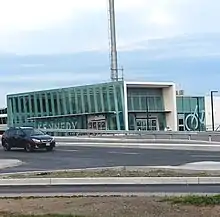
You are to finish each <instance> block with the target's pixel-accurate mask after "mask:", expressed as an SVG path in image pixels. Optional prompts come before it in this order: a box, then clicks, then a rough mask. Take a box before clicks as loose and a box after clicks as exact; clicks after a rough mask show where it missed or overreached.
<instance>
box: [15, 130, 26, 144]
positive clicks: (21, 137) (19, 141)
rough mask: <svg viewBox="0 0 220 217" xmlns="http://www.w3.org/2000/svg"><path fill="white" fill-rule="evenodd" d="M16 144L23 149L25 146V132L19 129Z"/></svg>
mask: <svg viewBox="0 0 220 217" xmlns="http://www.w3.org/2000/svg"><path fill="white" fill-rule="evenodd" d="M14 144H15V147H17V148H23V147H24V145H25V137H24V132H23V131H22V130H21V129H17V130H16V133H15V136H14Z"/></svg>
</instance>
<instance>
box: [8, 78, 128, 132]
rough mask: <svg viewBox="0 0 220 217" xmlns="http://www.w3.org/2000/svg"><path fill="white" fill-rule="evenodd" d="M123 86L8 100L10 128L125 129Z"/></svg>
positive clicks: (32, 94)
mask: <svg viewBox="0 0 220 217" xmlns="http://www.w3.org/2000/svg"><path fill="white" fill-rule="evenodd" d="M123 84H124V83H123V82H112V83H105V84H99V85H87V86H79V87H70V88H62V89H54V90H47V91H38V92H30V93H23V94H13V95H8V96H7V108H8V126H9V127H10V126H24V125H25V126H34V127H40V128H47V129H48V128H51V129H52V128H53V129H56V128H61V129H105V130H106V129H109V130H123V129H124V127H125V126H124V91H123V88H124V87H123Z"/></svg>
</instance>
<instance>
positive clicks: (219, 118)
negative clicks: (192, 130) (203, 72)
mask: <svg viewBox="0 0 220 217" xmlns="http://www.w3.org/2000/svg"><path fill="white" fill-rule="evenodd" d="M205 110H206V129H207V130H209V131H210V130H212V111H211V97H210V96H206V97H205ZM213 110H214V128H215V130H216V129H217V130H220V129H219V126H220V96H213Z"/></svg>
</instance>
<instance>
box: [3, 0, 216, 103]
mask: <svg viewBox="0 0 220 217" xmlns="http://www.w3.org/2000/svg"><path fill="white" fill-rule="evenodd" d="M107 1H108V0H92V1H91V0H80V1H78V0H62V1H61V0H19V1H18V0H7V1H4V0H0V75H1V79H0V94H1V96H2V97H1V98H0V106H4V105H5V97H4V96H5V95H6V94H7V93H15V92H23V91H29V90H39V89H48V88H56V87H62V86H73V85H81V84H90V83H96V82H106V81H109V79H110V72H109V50H108V49H109V47H108V46H109V42H108V17H107ZM115 4H116V16H117V17H116V20H117V39H118V51H119V65H120V66H123V68H124V74H125V79H126V80H135V81H140V80H141V81H174V82H176V83H177V84H178V86H180V87H181V88H183V89H185V92H186V93H187V94H207V93H209V91H210V90H211V89H219V90H220V85H219V81H220V23H219V22H218V20H220V13H219V11H218V10H219V8H220V1H219V0H209V1H208V0H135V1H134V0H129V1H128V0H116V3H115Z"/></svg>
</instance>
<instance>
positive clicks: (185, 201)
mask: <svg viewBox="0 0 220 217" xmlns="http://www.w3.org/2000/svg"><path fill="white" fill-rule="evenodd" d="M162 201H163V202H164V201H167V202H171V203H173V204H182V205H194V206H210V205H212V206H215V205H220V195H214V196H193V195H192V196H190V195H189V196H184V197H169V198H165V199H164V200H162Z"/></svg>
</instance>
